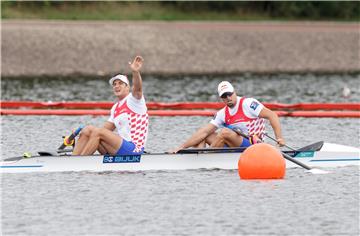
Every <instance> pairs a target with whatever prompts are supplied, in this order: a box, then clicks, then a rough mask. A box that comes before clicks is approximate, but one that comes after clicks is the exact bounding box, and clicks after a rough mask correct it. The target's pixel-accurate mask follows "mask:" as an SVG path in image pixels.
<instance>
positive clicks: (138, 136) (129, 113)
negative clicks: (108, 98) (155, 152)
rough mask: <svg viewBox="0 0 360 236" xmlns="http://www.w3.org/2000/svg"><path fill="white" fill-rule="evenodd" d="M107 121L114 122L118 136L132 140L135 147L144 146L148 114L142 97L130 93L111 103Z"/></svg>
mask: <svg viewBox="0 0 360 236" xmlns="http://www.w3.org/2000/svg"><path fill="white" fill-rule="evenodd" d="M108 121H109V122H112V123H114V125H115V127H116V129H117V132H118V134H119V136H121V137H122V138H123V139H125V140H127V141H131V142H133V143H134V144H135V146H136V148H137V149H141V148H142V147H145V145H146V140H147V134H148V127H149V116H148V113H147V107H146V102H145V99H144V97H142V98H141V99H140V100H139V99H136V98H135V97H134V96H133V95H132V94H131V93H130V94H129V95H128V96H127V97H125V98H124V99H122V100H121V101H118V102H117V103H115V104H114V105H113V107H112V108H111V113H110V117H109V119H108Z"/></svg>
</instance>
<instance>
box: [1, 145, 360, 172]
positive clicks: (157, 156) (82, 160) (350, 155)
mask: <svg viewBox="0 0 360 236" xmlns="http://www.w3.org/2000/svg"><path fill="white" fill-rule="evenodd" d="M242 151H243V150H242V149H239V148H230V149H227V150H224V149H186V150H182V151H181V152H180V153H177V154H169V153H145V154H142V155H126V156H109V155H92V156H71V155H70V153H67V152H63V153H51V152H39V154H38V155H36V156H33V157H28V158H26V157H13V158H8V159H5V160H2V162H1V168H0V173H25V172H64V171H94V172H102V171H148V170H190V169H225V170H233V169H237V168H238V161H239V158H241V153H242ZM285 153H286V154H288V155H290V156H291V157H293V158H294V159H296V160H298V161H301V162H302V163H304V164H306V165H309V166H311V167H340V166H348V165H359V163H360V157H359V153H360V149H359V148H355V147H350V146H345V145H339V144H333V143H324V142H317V143H314V144H311V145H308V146H306V147H303V148H300V149H297V150H296V151H286V152H285ZM286 167H287V168H292V167H298V166H297V165H295V164H294V163H292V162H289V161H286Z"/></svg>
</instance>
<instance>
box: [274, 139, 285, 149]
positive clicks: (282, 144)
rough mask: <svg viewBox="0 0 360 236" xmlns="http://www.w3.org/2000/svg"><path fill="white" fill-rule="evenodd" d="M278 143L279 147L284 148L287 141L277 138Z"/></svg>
mask: <svg viewBox="0 0 360 236" xmlns="http://www.w3.org/2000/svg"><path fill="white" fill-rule="evenodd" d="M276 142H277V143H278V145H279V146H280V147H282V146H284V145H285V140H284V139H283V138H277V139H276Z"/></svg>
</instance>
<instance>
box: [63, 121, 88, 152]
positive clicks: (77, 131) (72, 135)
mask: <svg viewBox="0 0 360 236" xmlns="http://www.w3.org/2000/svg"><path fill="white" fill-rule="evenodd" d="M83 128H84V125H80V126H79V128H77V129H76V130H75V131H74V132H73V133H72V134H71V135H70V136H69V137H68V140H67V142H68V143H70V142H71V141H72V140H74V138H75V137H76V136H78V134H79V133H80V132H81V130H82V129H83ZM65 147H66V145H65V144H64V143H63V144H61V145H60V147H59V148H58V150H62V149H64V148H65Z"/></svg>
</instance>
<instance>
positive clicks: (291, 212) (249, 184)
mask: <svg viewBox="0 0 360 236" xmlns="http://www.w3.org/2000/svg"><path fill="white" fill-rule="evenodd" d="M249 77H251V76H250V75H246V76H242V77H236V76H233V77H229V78H224V77H219V78H217V77H214V78H211V79H212V80H210V78H209V77H206V76H202V77H192V78H190V77H189V78H187V77H186V78H181V77H178V78H177V77H175V78H168V79H165V80H162V79H161V78H157V77H148V78H144V87H145V94H146V97H147V100H148V101H162V102H169V101H217V97H216V84H217V83H218V82H219V81H221V80H223V79H227V80H230V81H237V82H236V83H235V86H236V87H239V88H240V92H239V93H240V94H246V96H252V95H251V94H254V95H253V96H254V97H256V98H259V99H260V100H262V101H266V102H271V101H278V102H282V103H297V102H359V97H360V95H359V86H358V85H359V82H358V81H359V80H358V78H357V76H356V75H332V76H314V75H291V76H290V75H278V76H276V75H274V76H257V77H255V78H253V79H250V78H249ZM213 80H215V81H213ZM344 85H347V86H348V87H350V88H351V89H352V94H351V97H350V98H343V97H341V90H342V87H343V86H344ZM94 88H97V89H94ZM1 92H2V100H34V101H36V100H42V101H48V100H52V101H61V100H67V101H71V100H78V101H89V100H91V101H93V100H99V101H100V100H101V101H104V100H111V99H113V98H112V96H111V89H110V88H109V86H108V84H107V83H106V81H99V80H95V79H90V80H85V79H83V78H80V79H76V80H73V79H67V80H59V79H50V80H39V79H30V80H26V81H25V80H21V79H15V80H8V79H4V80H3V81H2V90H1ZM1 119H2V120H1V124H2V125H1V128H2V139H1V151H2V155H1V157H2V158H4V157H8V156H16V155H19V154H20V155H21V154H22V153H23V152H24V151H29V152H33V153H35V152H36V151H38V150H48V149H50V148H56V147H58V146H59V145H60V144H61V136H62V135H65V134H67V133H68V132H69V130H71V129H73V128H75V127H77V126H78V125H79V124H90V123H91V124H95V125H101V124H102V122H104V120H105V119H106V117H103V116H100V117H92V116H68V117H67V116H63V117H62V116H23V117H21V116H3V117H1ZM209 119H210V117H151V119H150V124H151V126H150V133H149V141H148V148H147V149H148V151H153V152H155V151H156V152H158V151H166V150H168V149H170V148H172V147H174V146H176V145H177V144H179V143H181V142H182V141H183V140H184V139H186V138H187V137H189V135H190V133H192V132H193V131H195V130H196V129H197V128H198V127H200V126H201V125H203V124H206V123H207V122H208V121H209ZM281 122H282V127H283V134H284V137H285V138H286V140H287V143H288V144H289V145H290V146H293V147H300V146H303V145H306V144H309V143H311V142H315V141H319V140H325V141H327V142H335V143H339V144H345V145H351V146H357V147H359V146H360V145H359V127H360V126H359V119H350V118H348V119H337V118H321V119H314V118H311V119H309V118H281ZM328 170H329V171H330V172H331V173H330V174H326V175H313V174H311V173H307V172H305V171H304V170H303V169H300V168H295V169H290V170H287V173H286V178H285V179H284V180H276V181H240V180H239V177H238V174H237V172H236V171H224V170H211V171H204V170H196V171H150V172H137V173H119V172H106V173H89V172H76V173H75V172H73V173H32V174H6V175H3V176H2V180H1V181H2V184H1V189H2V191H1V194H2V196H1V203H2V207H1V209H2V210H1V214H2V224H1V226H2V234H3V235H271V234H272V235H359V233H360V229H359V228H360V227H359V202H360V201H359V193H360V191H359V168H358V167H344V168H338V169H328Z"/></svg>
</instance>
